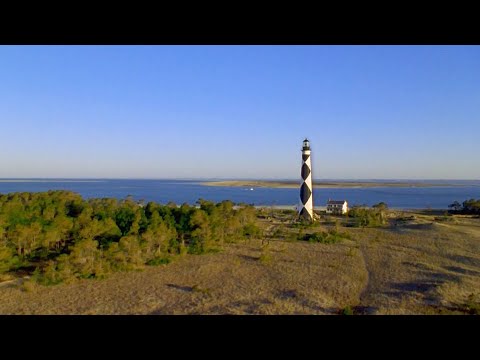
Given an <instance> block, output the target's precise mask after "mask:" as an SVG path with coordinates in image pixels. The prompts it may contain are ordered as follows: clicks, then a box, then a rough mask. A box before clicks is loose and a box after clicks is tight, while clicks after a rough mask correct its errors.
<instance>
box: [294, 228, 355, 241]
mask: <svg viewBox="0 0 480 360" xmlns="http://www.w3.org/2000/svg"><path fill="white" fill-rule="evenodd" d="M350 238H351V237H350V234H348V233H345V232H339V231H337V230H335V229H332V230H329V231H328V232H325V231H322V232H316V233H313V234H306V235H304V236H303V239H302V240H306V241H308V242H311V243H321V244H335V243H337V242H339V241H341V240H343V239H350Z"/></svg>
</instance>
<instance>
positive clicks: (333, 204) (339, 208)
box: [327, 200, 348, 214]
mask: <svg viewBox="0 0 480 360" xmlns="http://www.w3.org/2000/svg"><path fill="white" fill-rule="evenodd" d="M347 211H348V203H347V200H328V201H327V214H346V213H347Z"/></svg>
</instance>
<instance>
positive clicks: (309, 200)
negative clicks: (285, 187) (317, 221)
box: [298, 150, 313, 220]
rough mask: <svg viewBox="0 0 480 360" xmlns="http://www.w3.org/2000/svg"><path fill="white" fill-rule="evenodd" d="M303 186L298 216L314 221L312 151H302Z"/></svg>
mask: <svg viewBox="0 0 480 360" xmlns="http://www.w3.org/2000/svg"><path fill="white" fill-rule="evenodd" d="M301 176H302V180H303V181H302V185H301V187H300V204H299V209H298V210H299V211H298V214H299V216H300V217H302V218H304V219H307V220H313V196H312V170H311V159H310V150H303V151H302V171H301Z"/></svg>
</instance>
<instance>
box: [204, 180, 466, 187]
mask: <svg viewBox="0 0 480 360" xmlns="http://www.w3.org/2000/svg"><path fill="white" fill-rule="evenodd" d="M201 184H202V185H205V186H233V187H250V188H256V187H264V188H278V189H291V188H298V187H300V181H298V182H294V181H261V180H256V181H247V180H232V181H207V182H202V183H201ZM433 186H459V185H453V184H429V183H418V182H361V181H358V182H357V181H345V182H343V181H342V182H332V181H328V182H321V181H319V182H314V184H313V187H314V188H324V189H328V188H372V187H433Z"/></svg>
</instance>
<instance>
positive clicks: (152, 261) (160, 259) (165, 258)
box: [147, 257, 172, 266]
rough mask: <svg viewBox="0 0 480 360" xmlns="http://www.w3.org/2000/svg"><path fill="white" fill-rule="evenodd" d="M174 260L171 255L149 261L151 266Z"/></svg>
mask: <svg viewBox="0 0 480 360" xmlns="http://www.w3.org/2000/svg"><path fill="white" fill-rule="evenodd" d="M171 262H172V259H171V258H169V257H161V258H155V259H152V260H150V261H149V262H147V265H149V266H158V265H167V264H170V263H171Z"/></svg>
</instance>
